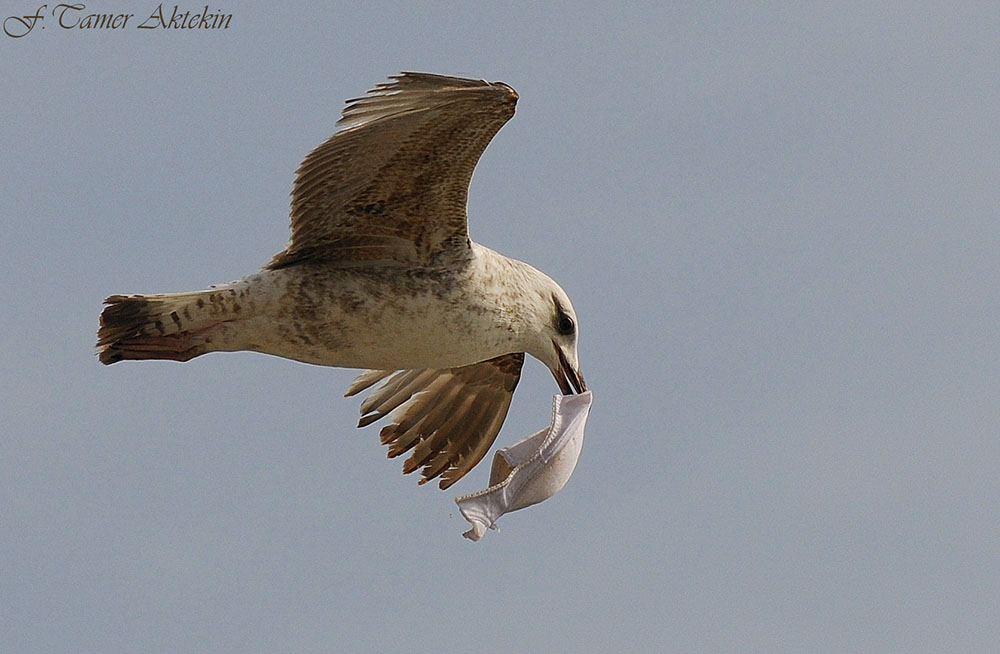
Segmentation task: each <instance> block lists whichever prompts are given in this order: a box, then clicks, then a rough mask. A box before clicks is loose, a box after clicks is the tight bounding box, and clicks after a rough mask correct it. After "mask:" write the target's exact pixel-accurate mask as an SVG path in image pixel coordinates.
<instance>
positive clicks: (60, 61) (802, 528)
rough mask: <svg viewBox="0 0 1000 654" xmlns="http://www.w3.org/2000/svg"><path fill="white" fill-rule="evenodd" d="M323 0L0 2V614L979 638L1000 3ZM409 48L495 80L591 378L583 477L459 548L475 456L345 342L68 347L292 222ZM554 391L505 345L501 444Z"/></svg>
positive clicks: (208, 622) (987, 506) (933, 647)
mask: <svg viewBox="0 0 1000 654" xmlns="http://www.w3.org/2000/svg"><path fill="white" fill-rule="evenodd" d="M38 4H40V3H38V2H20V1H13V0H11V1H8V2H6V3H4V9H3V11H4V12H5V13H4V16H3V17H6V16H9V15H25V14H30V13H34V11H35V9H36V6H37V5H38ZM86 4H87V8H88V12H89V11H98V12H111V11H118V12H121V11H124V12H129V13H134V14H136V15H137V16H138V17H139V18H136V19H133V20H139V19H141V18H145V17H146V16H148V15H149V14H150V13H151V12H152V11H153V10H154V9H155V8H156V4H157V3H155V2H145V1H142V0H133V1H131V2H117V1H115V2H111V1H107V2H96V1H95V2H86ZM274 4H277V3H274ZM335 4H342V5H343V6H334V7H332V8H331V7H328V6H326V5H325V4H323V3H318V2H316V3H282V4H281V8H280V9H279V8H276V7H275V6H273V5H265V4H263V3H247V2H239V3H233V2H230V3H225V2H223V3H221V4H220V3H216V4H210V7H211V8H212V9H215V8H218V9H221V10H223V11H226V12H231V13H232V14H233V18H232V20H231V26H230V28H229V29H228V30H225V31H197V30H194V31H183V32H178V31H164V30H141V29H135V28H133V27H132V26H131V25H130V26H129V28H127V29H124V30H117V31H108V30H105V31H103V32H98V31H81V30H65V29H61V28H59V26H58V25H57V23H56V22H55V19H54V18H52V17H49V18H48V19H46V20H47V22H46V23H45V29H44V30H41V29H37V28H36V30H34V31H33V32H31V33H30V34H28V35H27V36H25V37H23V38H20V39H12V38H9V37H8V36H6V35H4V34H0V84H2V85H3V94H2V97H3V100H2V102H0V118H2V120H0V138H2V142H3V155H2V161H3V165H2V170H3V173H2V174H0V198H2V214H3V219H2V220H0V248H2V257H0V273H2V275H3V278H4V279H5V280H6V282H5V283H4V284H3V285H0V306H2V307H3V308H2V310H0V339H2V345H3V347H2V348H0V357H2V361H3V375H2V377H0V406H3V407H5V408H4V409H3V413H4V414H5V417H4V420H3V422H4V427H3V438H2V439H0V552H2V553H3V554H2V556H0V650H3V651H11V652H36V651H37V652H87V651H100V652H110V651H135V652H177V651H190V652H199V651H205V652H224V651H233V652H247V651H295V652H324V651H337V650H340V651H347V650H353V651H393V650H401V649H404V648H407V649H414V648H416V649H430V648H433V649H436V650H438V651H454V650H458V649H460V648H461V649H474V648H476V649H480V650H484V651H542V650H544V649H546V648H547V649H549V650H550V651H587V650H605V651H637V650H652V649H659V650H661V651H662V649H663V648H666V649H671V650H676V651H685V652H699V651H705V652H719V651H752V650H757V651H817V652H818V651H828V652H843V651H873V652H875V651H877V652H884V651H946V650H950V651H976V650H980V651H983V650H988V649H992V648H993V647H995V645H996V643H997V641H998V639H1000V627H998V625H1000V615H998V613H1000V607H998V599H997V598H998V597H1000V554H998V552H1000V549H998V547H997V543H998V542H1000V520H998V516H1000V500H998V498H1000V476H998V474H997V470H998V468H1000V440H998V437H1000V403H998V399H1000V375H998V370H1000V367H998V366H1000V346H998V343H1000V327H998V325H1000V310H998V307H1000V274H998V265H997V264H998V252H1000V220H998V218H1000V215H998V206H1000V130H998V127H997V125H998V120H997V118H998V116H1000V85H998V82H997V80H998V78H1000V40H998V39H997V34H998V33H1000V9H998V8H997V6H996V5H992V4H988V3H984V4H983V5H981V6H978V7H973V6H972V5H967V4H963V3H948V4H940V3H926V5H922V4H920V3H910V2H906V3H898V4H890V3H878V6H873V5H871V4H870V3H858V4H840V3H794V4H793V3H789V4H790V5H791V6H780V5H779V6H758V7H754V8H751V7H749V6H745V7H744V8H741V9H735V10H734V9H732V8H728V7H726V8H714V7H711V6H709V4H708V3H690V4H692V5H694V6H695V7H694V8H689V7H680V8H676V7H671V6H669V3H668V6H662V5H661V3H650V6H649V7H646V8H638V7H637V6H634V5H632V6H628V7H626V6H622V5H621V4H620V3H607V4H590V5H573V6H572V7H570V6H564V7H562V8H553V7H554V6H553V5H546V7H547V8H542V5H541V4H540V3H524V4H515V5H504V4H502V3H490V4H489V5H486V6H483V7H475V8H474V6H473V5H472V4H466V3H461V4H458V5H455V6H447V5H444V4H440V3H421V5H420V6H419V8H417V9H414V8H412V7H411V6H409V5H404V4H394V3H381V4H379V5H378V6H372V5H365V6H364V7H362V6H360V3H335ZM723 4H724V6H725V5H727V4H731V3H723ZM202 5H203V3H199V4H197V5H191V6H190V7H187V6H183V5H182V9H191V10H193V11H200V10H201V7H202ZM171 7H172V5H168V6H167V11H169V9H170V8H171ZM400 70H422V71H431V72H438V73H446V74H462V75H469V76H473V77H485V78H488V79H490V80H502V81H504V82H507V83H509V84H511V85H512V86H513V87H514V88H516V89H517V91H518V92H519V94H520V96H521V100H520V103H519V105H518V111H517V115H516V116H515V118H514V119H513V120H512V121H511V122H510V123H509V124H508V125H507V126H505V127H504V128H503V130H502V131H501V132H500V134H499V135H498V136H497V138H496V140H495V141H494V143H493V144H492V145H491V146H490V147H489V149H488V150H487V152H486V154H485V156H484V157H483V159H482V161H481V164H480V167H479V169H478V170H477V172H476V175H475V179H474V181H473V185H472V191H471V196H470V214H471V225H470V230H471V232H472V236H473V238H475V239H476V240H478V241H480V242H482V243H484V244H486V245H488V246H490V247H493V248H494V249H497V250H499V251H501V252H503V253H505V254H508V255H510V256H514V257H517V258H520V259H523V260H525V261H528V262H530V263H532V264H534V265H536V266H537V267H539V268H541V269H542V270H544V271H545V272H547V273H548V274H550V275H551V276H552V277H554V278H555V279H557V280H559V281H560V282H561V283H562V285H563V287H564V288H565V289H566V290H567V291H568V293H569V294H570V296H571V297H572V298H573V302H574V304H575V306H576V309H577V312H578V313H579V316H580V321H581V332H582V333H581V339H582V340H581V350H580V353H581V357H582V362H583V369H584V372H585V373H586V375H587V380H588V382H589V385H590V386H591V388H592V389H593V390H594V392H595V402H594V409H593V411H592V414H591V419H590V422H589V424H588V430H587V442H586V445H585V447H584V451H583V454H582V456H581V459H580V463H579V466H578V468H577V470H576V473H575V475H574V477H573V478H572V479H571V480H570V483H569V484H568V485H567V487H566V488H565V489H564V490H563V491H562V492H561V493H560V494H559V495H557V496H555V497H554V498H552V499H551V500H549V501H547V502H545V503H543V504H541V505H538V506H536V507H532V508H530V509H528V510H525V511H521V512H518V513H514V514H511V515H508V516H505V517H504V518H503V519H501V522H500V525H501V528H502V531H501V533H499V534H497V533H493V532H491V533H489V534H487V535H486V537H485V538H484V540H483V541H482V542H480V543H478V544H472V543H470V542H468V541H466V540H465V539H463V538H462V537H461V533H462V531H464V530H465V529H466V528H467V524H466V523H465V521H464V520H463V519H462V517H461V516H460V515H459V513H458V511H457V510H456V507H455V505H454V503H453V501H452V499H453V497H454V496H455V495H456V494H464V493H467V492H471V491H474V490H478V489H479V488H481V487H483V486H484V485H485V483H486V479H487V477H488V465H483V466H482V467H480V468H477V469H476V470H474V471H473V472H472V473H470V475H469V476H468V477H467V478H466V479H464V480H463V481H462V482H461V483H460V484H458V485H456V486H455V487H454V488H453V489H451V491H449V492H445V493H442V492H440V491H438V490H437V489H436V488H431V487H417V486H416V479H415V478H413V477H412V476H410V477H403V476H402V475H401V474H400V470H399V468H400V463H399V461H398V460H393V461H388V460H386V459H385V453H384V450H383V448H382V447H381V446H380V445H379V444H378V437H377V429H376V428H374V427H371V428H368V429H366V430H360V431H359V430H356V429H355V428H354V424H355V422H356V419H357V411H358V401H357V400H356V399H350V400H345V399H343V398H342V397H341V395H342V393H343V391H344V389H345V388H346V386H347V385H348V384H349V382H350V380H351V379H352V378H353V376H354V372H353V371H348V370H337V369H325V368H318V367H311V366H307V365H304V364H299V363H294V362H290V361H285V360H281V359H277V358H274V357H267V356H261V355H254V354H247V353H240V354H216V355H211V356H207V357H201V358H199V359H197V360H195V361H192V362H190V363H187V364H183V365H180V364H176V363H170V362H167V363H162V362H147V363H124V364H119V365H115V366H113V367H110V368H106V367H102V366H100V365H99V364H98V362H97V358H96V357H95V356H94V349H93V343H94V340H95V330H96V327H97V316H98V314H99V312H100V308H101V300H102V299H103V298H104V297H105V296H107V295H109V294H112V293H121V292H163V291H182V290H196V289H200V288H204V287H206V286H207V285H209V284H211V283H216V282H224V281H229V280H231V279H235V278H238V277H240V276H242V275H244V274H248V273H251V272H253V271H255V270H256V269H257V268H258V267H259V266H260V265H261V264H263V263H264V262H265V261H267V259H268V258H269V257H270V256H271V255H272V254H274V253H275V252H277V251H279V250H280V249H281V248H282V247H283V245H284V243H285V240H286V238H287V234H288V232H287V228H288V192H289V190H290V188H291V183H292V175H293V172H294V170H295V168H296V166H297V165H298V163H299V162H300V160H301V159H302V157H303V156H304V155H305V154H306V152H308V151H309V150H310V149H311V148H312V147H314V146H315V145H317V144H319V143H320V142H321V141H323V140H324V139H325V138H326V137H327V136H329V135H330V134H331V133H332V132H333V130H334V122H335V121H336V119H337V117H338V116H339V114H340V110H341V108H342V106H343V101H344V100H345V99H346V98H349V97H355V96H358V95H360V94H361V93H363V92H364V91H365V90H367V89H369V88H371V87H372V86H373V85H374V84H376V83H378V82H380V81H382V80H383V79H384V78H385V77H386V76H387V75H389V74H393V73H395V72H398V71H400ZM554 392H557V389H556V386H555V384H554V383H553V381H552V379H551V376H550V375H549V374H548V372H547V371H545V370H544V368H543V367H542V366H541V365H540V364H538V363H537V362H534V363H532V364H531V365H528V366H527V367H526V371H525V376H524V378H523V380H522V384H521V387H520V389H519V390H518V393H517V395H516V396H515V400H514V405H513V408H512V410H511V414H510V417H509V418H508V420H507V424H506V425H505V427H504V430H503V431H502V432H501V434H500V437H499V439H498V445H505V444H510V443H512V442H514V441H515V440H517V439H519V438H521V437H522V436H524V435H526V434H528V433H530V432H533V431H535V430H537V429H539V428H541V427H542V426H544V425H545V424H546V422H547V420H548V415H549V413H548V412H549V409H548V407H549V402H550V398H551V395H552V393H554ZM490 456H492V455H490Z"/></svg>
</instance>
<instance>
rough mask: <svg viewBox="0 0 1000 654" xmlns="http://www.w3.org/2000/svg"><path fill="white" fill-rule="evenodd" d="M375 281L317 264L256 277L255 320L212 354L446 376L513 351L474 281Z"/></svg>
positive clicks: (401, 276) (497, 310) (409, 277)
mask: <svg viewBox="0 0 1000 654" xmlns="http://www.w3.org/2000/svg"><path fill="white" fill-rule="evenodd" d="M391 273H392V274H386V273H383V274H378V273H373V272H366V271H360V270H352V269H342V270H338V269H333V268H329V267H321V266H292V267H289V268H283V269H279V270H275V271H263V272H261V273H259V274H257V275H253V276H252V277H250V278H247V279H246V280H243V282H241V283H246V282H250V283H251V284H252V287H253V289H254V291H253V293H254V296H255V298H256V299H257V303H256V304H257V310H256V311H255V312H254V315H253V316H252V317H251V316H247V317H246V318H244V319H240V320H237V321H233V322H231V323H228V325H227V329H226V330H225V331H226V333H225V335H224V336H223V337H222V338H220V339H218V341H217V342H218V345H219V348H218V349H225V350H253V351H257V352H264V353H267V354H274V355H277V356H281V357H286V358H289V359H295V360H298V361H304V362H307V363H314V364H319V365H327V366H341V367H349V368H374V369H403V368H446V367H453V366H463V365H469V364H472V363H476V362H479V361H483V360H485V359H489V358H492V357H495V356H499V355H501V354H506V353H509V352H513V351H520V350H519V349H518V346H517V340H518V339H517V332H518V329H517V327H516V325H515V324H513V323H512V322H511V320H510V312H509V311H507V310H506V309H505V308H504V307H503V306H502V303H501V301H500V298H499V296H498V295H497V294H496V293H495V292H493V290H492V289H491V288H490V285H489V284H486V285H484V284H482V283H477V282H478V280H477V279H475V275H474V274H473V273H468V274H466V273H460V274H448V275H440V274H439V275H433V274H430V273H428V272H426V271H414V272H412V273H409V274H407V273H404V272H403V271H398V272H397V271H396V270H393V271H391Z"/></svg>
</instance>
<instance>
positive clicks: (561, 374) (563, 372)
mask: <svg viewBox="0 0 1000 654" xmlns="http://www.w3.org/2000/svg"><path fill="white" fill-rule="evenodd" d="M553 345H555V348H556V353H557V354H558V356H559V367H558V369H556V370H553V371H552V376H553V377H555V378H556V383H557V384H559V391H560V392H561V393H562V394H563V395H573V394H574V393H583V392H586V390H587V382H585V381H584V379H583V373H581V372H580V371H579V370H577V369H575V368H574V367H573V366H571V365H570V363H569V361H567V360H566V355H565V354H563V351H562V349H561V348H560V347H559V346H558V345H556V344H555V343H553Z"/></svg>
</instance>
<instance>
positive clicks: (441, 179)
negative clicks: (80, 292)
mask: <svg viewBox="0 0 1000 654" xmlns="http://www.w3.org/2000/svg"><path fill="white" fill-rule="evenodd" d="M517 99H518V95H517V93H516V92H515V91H514V89H513V88H511V87H510V86H508V85H507V84H504V83H502V82H487V81H485V80H472V79H462V78H458V77H448V76H443V75H434V74H429V73H412V72H404V73H400V74H399V75H396V76H392V77H390V78H389V81H387V82H384V83H382V84H379V85H377V86H376V87H375V88H374V89H372V90H370V91H368V93H367V94H366V95H364V96H363V97H359V98H354V99H352V100H348V101H347V106H346V107H345V109H344V112H343V115H342V117H341V118H340V120H339V121H338V127H339V128H340V129H339V130H338V131H336V133H334V134H333V136H331V137H330V138H329V139H328V140H327V141H325V142H324V143H323V144H322V145H320V146H319V147H317V148H316V149H315V150H313V151H312V152H310V153H309V155H308V156H306V158H305V160H304V161H303V162H302V164H301V165H300V166H299V168H298V171H297V172H296V177H295V182H294V185H293V188H292V201H291V239H290V240H289V242H288V243H287V245H286V247H285V249H284V250H283V251H282V252H280V253H278V254H277V255H275V256H274V258H272V259H271V261H270V262H268V263H267V264H266V265H264V266H263V268H261V270H260V271H258V272H256V273H254V274H251V275H248V276H246V277H244V278H242V279H239V280H237V281H234V282H230V283H227V284H219V285H215V286H211V287H210V288H208V289H207V290H203V291H196V292H190V293H165V294H156V295H112V296H110V297H108V298H107V299H106V300H105V304H106V305H107V306H105V307H104V310H103V312H102V313H101V318H100V328H99V330H98V342H97V348H98V356H99V359H100V361H101V363H103V364H112V363H116V362H118V361H123V360H138V359H167V360H173V361H188V360H190V359H193V358H194V357H197V356H201V355H202V354H206V353H208V352H234V351H253V352H261V353H265V354H271V355H276V356H279V357H284V358H287V359H293V360H296V361H302V362H305V363H310V364H316V365H322V366H337V367H345V368H361V369H366V371H365V372H363V373H362V374H361V375H360V376H359V377H358V378H357V379H356V380H355V381H354V383H353V384H351V386H350V388H348V390H347V393H346V395H347V396H352V395H356V394H357V393H360V392H362V391H365V390H368V389H372V388H373V387H374V389H373V390H371V392H370V394H369V395H368V397H367V398H366V399H365V400H364V401H363V402H362V404H361V414H362V417H361V420H360V422H359V424H358V426H359V427H364V426H366V425H369V424H371V423H373V422H375V421H377V420H380V419H382V418H385V417H388V418H389V421H390V424H387V425H386V426H384V427H383V428H382V430H381V432H380V440H381V441H382V443H383V444H384V445H387V446H388V455H389V457H396V456H399V455H401V454H404V453H406V452H411V451H412V454H411V456H410V457H409V458H408V459H407V460H406V462H405V463H404V465H403V472H404V473H410V472H413V471H414V470H417V469H418V468H420V469H421V479H420V481H419V483H421V484H423V483H426V482H428V481H431V480H432V479H435V478H440V479H439V487H440V488H442V489H445V488H448V487H449V486H451V485H452V484H454V483H455V482H456V481H458V480H459V479H461V478H462V477H463V476H464V475H465V474H466V473H467V472H469V470H471V469H472V468H473V467H474V466H475V465H476V464H477V463H478V462H479V461H480V460H481V459H482V458H483V457H484V456H485V454H486V453H487V452H488V451H489V449H490V447H491V446H492V444H493V442H494V441H495V440H496V436H497V433H498V432H499V431H500V427H501V425H502V424H503V421H504V419H505V418H506V416H507V411H508V409H509V408H510V402H511V396H512V394H513V392H514V389H515V387H516V386H517V383H518V380H519V379H520V376H521V366H522V364H523V363H524V355H525V353H527V354H530V355H531V356H533V357H535V358H536V359H538V360H540V361H541V362H542V363H544V364H545V365H546V366H547V367H548V368H549V370H550V371H551V372H552V374H553V376H554V377H555V380H556V383H557V384H558V386H559V389H560V391H561V393H562V394H563V395H569V394H573V393H582V392H585V391H586V389H587V387H586V383H585V382H584V379H583V375H582V374H581V372H580V364H579V358H578V353H577V336H578V325H577V317H576V313H575V312H574V310H573V305H572V304H571V303H570V300H569V297H568V296H567V295H566V293H565V291H563V289H562V288H561V287H560V286H559V285H558V284H557V283H556V282H555V281H553V280H552V279H551V278H549V277H548V276H547V275H545V274H544V273H542V272H540V271H538V270H537V269H535V268H533V267H532V266H530V265H528V264H526V263H523V262H521V261H518V260H516V259H511V258H509V257H506V256H504V255H502V254H499V253H497V252H495V251H493V250H491V249H489V248H487V247H484V246H482V245H479V244H478V243H475V242H473V241H472V240H471V239H470V238H469V232H468V222H467V221H468V216H467V213H466V202H467V197H468V189H469V182H470V181H471V179H472V172H473V169H474V168H475V166H476V163H477V162H478V161H479V158H480V156H481V155H482V153H483V151H484V150H485V149H486V146H487V145H488V144H489V142H490V140H492V138H493V136H494V135H495V134H496V133H497V132H498V131H499V130H500V128H501V127H502V126H503V125H504V123H506V122H507V121H508V120H510V118H511V117H512V116H513V115H514V107H515V105H516V104H517ZM376 385H377V386H376Z"/></svg>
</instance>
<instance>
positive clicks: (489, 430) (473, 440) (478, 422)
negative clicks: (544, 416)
mask: <svg viewBox="0 0 1000 654" xmlns="http://www.w3.org/2000/svg"><path fill="white" fill-rule="evenodd" d="M523 364H524V354H523V353H515V354H505V355H503V356H500V357H496V358H494V359H490V360H488V361H483V362H480V363H476V364H473V365H471V366H462V367H460V368H448V369H444V370H398V371H386V370H374V371H373V370H370V371H367V372H365V373H362V374H361V375H360V376H359V377H358V378H357V379H356V380H355V382H354V383H353V384H352V385H351V387H350V388H349V389H348V393H347V394H348V395H354V394H356V393H359V392H361V391H363V390H366V389H368V388H371V387H372V386H373V385H374V384H376V383H378V382H381V385H380V386H378V387H376V388H375V389H374V390H372V391H371V394H370V395H369V396H368V397H367V398H366V399H365V401H364V402H363V403H362V405H361V412H362V416H361V421H360V423H359V426H364V425H368V424H371V423H372V422H375V421H376V420H379V419H380V418H383V417H386V416H389V418H390V419H391V420H392V422H391V423H390V424H388V425H386V426H385V427H383V428H382V430H381V432H380V433H379V437H380V439H381V441H382V444H383V445H388V446H389V456H390V457H395V456H399V455H400V454H403V453H404V452H408V451H410V450H413V454H412V455H411V456H410V457H409V458H408V459H407V460H406V461H405V462H404V464H403V472H404V473H410V472H413V471H414V470H416V469H417V468H420V467H423V470H422V471H421V479H420V483H421V484H424V483H427V482H428V481H430V480H432V479H435V478H437V477H440V478H441V480H440V482H439V487H440V488H442V489H445V488H448V487H449V486H451V485H452V484H454V483H455V482H456V481H458V480H459V479H461V478H462V477H463V476H465V474H466V473H467V472H469V470H471V469H472V468H474V467H475V466H476V464H477V463H479V461H481V460H482V458H483V457H484V456H485V455H486V453H487V452H488V451H489V449H490V447H491V446H492V445H493V442H494V441H495V440H496V437H497V434H498V433H499V432H500V427H501V425H503V421H504V419H505V418H506V417H507V411H508V409H510V402H511V397H512V395H513V393H514V389H515V388H516V387H517V382H518V380H519V379H520V378H521V366H522V365H523Z"/></svg>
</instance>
